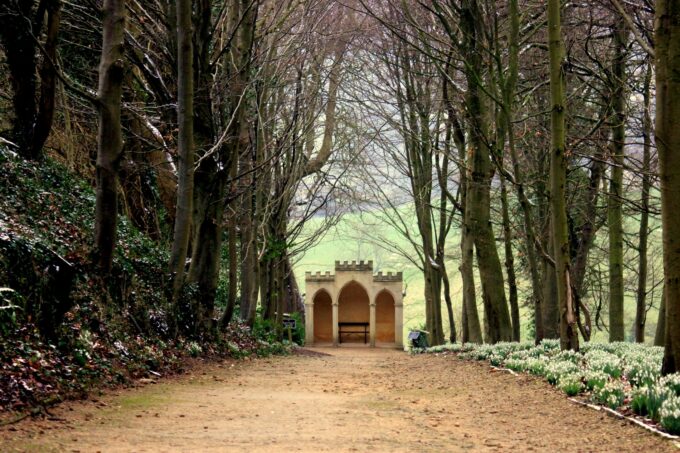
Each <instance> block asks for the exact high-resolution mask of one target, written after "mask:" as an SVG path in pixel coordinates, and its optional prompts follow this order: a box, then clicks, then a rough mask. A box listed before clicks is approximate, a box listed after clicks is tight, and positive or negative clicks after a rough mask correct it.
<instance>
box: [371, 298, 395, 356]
mask: <svg viewBox="0 0 680 453" xmlns="http://www.w3.org/2000/svg"><path fill="white" fill-rule="evenodd" d="M395 332H396V322H395V300H394V296H393V295H392V293H391V292H390V291H389V290H387V289H382V290H381V291H380V292H379V293H378V294H377V295H376V296H375V341H376V342H377V343H394V342H395Z"/></svg>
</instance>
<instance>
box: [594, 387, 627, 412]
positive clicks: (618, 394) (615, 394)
mask: <svg viewBox="0 0 680 453" xmlns="http://www.w3.org/2000/svg"><path fill="white" fill-rule="evenodd" d="M593 397H594V398H595V400H596V401H597V402H599V403H600V404H604V405H605V406H607V407H609V408H610V409H616V408H617V407H620V406H622V405H623V401H624V400H625V398H626V392H625V390H624V388H623V383H621V382H619V381H612V382H607V383H606V384H605V385H604V386H603V387H602V388H598V389H595V393H594V395H593Z"/></svg>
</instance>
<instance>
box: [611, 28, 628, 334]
mask: <svg viewBox="0 0 680 453" xmlns="http://www.w3.org/2000/svg"><path fill="white" fill-rule="evenodd" d="M628 33H629V32H628V29H627V28H626V26H625V24H624V22H623V19H622V18H617V19H616V21H615V24H614V27H613V30H612V34H613V36H614V39H613V41H614V57H613V59H612V69H611V73H610V74H611V75H610V78H611V80H610V82H609V89H610V91H611V103H612V114H613V115H612V123H613V124H612V126H611V130H612V140H611V144H610V147H609V148H610V153H611V163H612V166H611V178H610V180H609V181H610V182H609V200H608V213H607V214H608V219H607V225H608V227H609V341H623V340H624V330H625V328H624V321H623V320H624V318H623V300H624V289H623V168H624V166H625V144H626V143H625V141H626V94H627V90H626V54H627V52H626V48H627V44H628Z"/></svg>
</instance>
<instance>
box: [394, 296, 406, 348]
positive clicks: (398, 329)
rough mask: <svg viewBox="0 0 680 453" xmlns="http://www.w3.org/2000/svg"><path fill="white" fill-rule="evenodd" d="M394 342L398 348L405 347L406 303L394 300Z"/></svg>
mask: <svg viewBox="0 0 680 453" xmlns="http://www.w3.org/2000/svg"><path fill="white" fill-rule="evenodd" d="M394 343H395V347H396V348H397V349H404V303H403V301H402V300H401V297H399V300H395V301H394Z"/></svg>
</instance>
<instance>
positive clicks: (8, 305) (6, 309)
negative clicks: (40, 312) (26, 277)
mask: <svg viewBox="0 0 680 453" xmlns="http://www.w3.org/2000/svg"><path fill="white" fill-rule="evenodd" d="M15 294H16V292H15V291H14V290H12V289H10V288H0V334H1V336H7V335H9V333H10V332H13V331H14V330H15V329H16V328H17V327H18V325H17V312H20V311H22V308H21V307H20V306H19V305H15V304H14V303H13V301H12V299H13V297H12V296H14V295H15Z"/></svg>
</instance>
